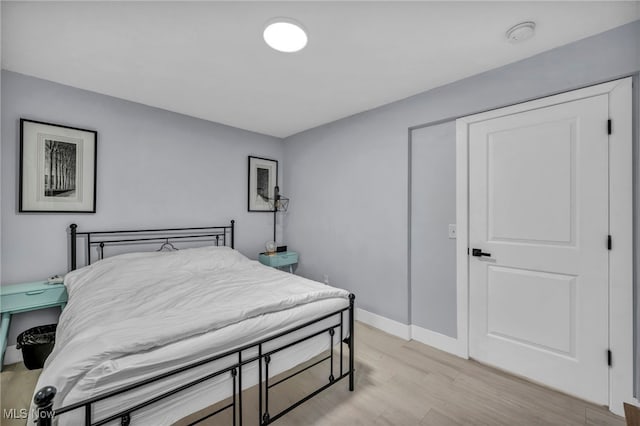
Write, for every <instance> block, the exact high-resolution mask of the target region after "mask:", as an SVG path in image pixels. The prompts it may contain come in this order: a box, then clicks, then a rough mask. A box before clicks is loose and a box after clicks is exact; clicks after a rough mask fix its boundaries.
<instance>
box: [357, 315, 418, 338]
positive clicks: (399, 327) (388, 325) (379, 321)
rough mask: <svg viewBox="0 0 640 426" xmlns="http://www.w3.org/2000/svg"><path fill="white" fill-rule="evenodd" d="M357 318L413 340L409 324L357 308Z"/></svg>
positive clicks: (400, 336) (394, 334)
mask: <svg viewBox="0 0 640 426" xmlns="http://www.w3.org/2000/svg"><path fill="white" fill-rule="evenodd" d="M356 319H357V320H358V321H360V322H363V323H365V324H367V325H370V326H371V327H375V328H377V329H379V330H382V331H384V332H385V333H389V334H391V335H393V336H396V337H399V338H401V339H404V340H411V330H410V329H409V326H408V325H407V324H402V323H401V322H398V321H394V320H392V319H389V318H385V317H383V316H380V315H378V314H374V313H372V312H369V311H365V310H364V309H360V308H356Z"/></svg>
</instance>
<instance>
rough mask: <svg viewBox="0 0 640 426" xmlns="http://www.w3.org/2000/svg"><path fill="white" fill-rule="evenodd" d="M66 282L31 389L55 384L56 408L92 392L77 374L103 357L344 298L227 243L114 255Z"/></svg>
mask: <svg viewBox="0 0 640 426" xmlns="http://www.w3.org/2000/svg"><path fill="white" fill-rule="evenodd" d="M65 285H66V286H67V291H68V293H69V303H68V304H67V306H66V308H65V310H64V312H63V313H62V315H61V317H60V322H59V324H58V330H57V335H56V345H55V349H54V351H53V352H52V354H51V355H50V356H49V358H48V359H47V362H46V364H45V368H44V370H43V372H42V374H41V375H40V378H39V380H38V385H37V387H36V390H37V389H39V388H40V387H42V386H45V385H53V386H55V387H56V388H57V389H58V394H57V396H56V404H55V407H56V408H57V407H60V405H61V403H62V402H64V405H68V404H70V403H72V402H77V401H75V400H76V399H77V398H79V397H82V399H84V398H89V397H91V396H93V395H92V394H93V392H92V389H91V387H90V386H86V385H87V380H83V379H86V378H85V377H84V376H85V375H86V374H87V373H88V372H90V371H91V372H92V374H95V367H96V366H101V368H104V369H105V374H108V371H107V370H108V369H109V365H110V362H113V361H116V360H117V359H118V358H122V357H126V356H127V355H131V354H134V353H139V352H141V351H147V350H151V349H154V348H158V347H160V346H163V345H167V344H170V343H173V342H176V341H179V340H181V339H187V338H189V337H192V336H195V335H198V334H201V333H206V332H209V331H213V330H217V329H220V328H222V327H225V326H227V325H230V324H234V323H237V322H240V321H242V320H244V319H247V318H252V317H257V316H260V315H263V314H268V313H271V312H275V311H279V310H285V309H288V308H292V307H295V306H299V305H302V304H306V303H310V302H313V301H318V300H322V299H329V298H347V297H348V293H347V292H346V291H344V290H340V289H336V288H333V287H330V286H326V285H323V284H320V283H317V282H315V281H311V280H307V279H304V278H301V277H299V276H294V275H290V274H284V273H282V272H279V271H276V270H273V269H271V268H267V267H264V266H262V265H260V264H259V263H257V262H254V261H251V260H249V259H247V258H246V257H244V256H243V255H241V254H240V253H238V252H237V251H235V250H232V249H229V248H226V247H207V248H199V249H187V250H180V251H175V252H164V253H162V252H161V253H133V254H126V255H121V256H115V257H111V258H108V259H105V260H102V261H99V262H97V263H95V264H93V265H91V266H88V267H85V268H82V269H79V270H77V271H73V272H71V273H69V274H68V275H67V276H66V277H65ZM212 349H215V348H212ZM92 370H94V371H92ZM79 382H83V387H86V389H84V390H83V391H81V392H78V389H74V392H73V399H74V401H67V400H65V396H66V395H67V394H68V393H69V392H70V390H72V389H73V388H74V386H76V384H78V383H79Z"/></svg>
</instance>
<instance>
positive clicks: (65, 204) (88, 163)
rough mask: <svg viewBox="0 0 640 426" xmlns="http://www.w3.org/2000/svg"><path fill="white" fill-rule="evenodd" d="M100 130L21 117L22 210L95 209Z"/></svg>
mask: <svg viewBox="0 0 640 426" xmlns="http://www.w3.org/2000/svg"><path fill="white" fill-rule="evenodd" d="M97 143H98V132H96V131H94V130H86V129H79V128H76V127H69V126H62V125H58V124H51V123H44V122H41V121H33V120H27V119H24V118H22V119H20V177H19V181H20V197H19V201H18V203H19V209H18V210H19V211H20V212H40V213H46V212H58V213H62V212H63V213H95V212H96V150H97Z"/></svg>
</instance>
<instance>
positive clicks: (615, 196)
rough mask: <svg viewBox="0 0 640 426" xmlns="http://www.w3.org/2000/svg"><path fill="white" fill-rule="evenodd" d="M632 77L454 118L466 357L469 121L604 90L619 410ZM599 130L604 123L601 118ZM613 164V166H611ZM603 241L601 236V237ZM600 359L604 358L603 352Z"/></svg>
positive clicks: (613, 380)
mask: <svg viewBox="0 0 640 426" xmlns="http://www.w3.org/2000/svg"><path fill="white" fill-rule="evenodd" d="M631 82H632V78H631V77H628V78H624V79H620V80H615V81H611V82H608V83H603V84H598V85H595V86H590V87H586V88H583V89H578V90H574V91H571V92H566V93H561V94H558V95H554V96H549V97H545V98H540V99H536V100H533V101H528V102H525V103H521V104H517V105H512V106H508V107H505V108H500V109H495V110H491V111H487V112H482V113H479V114H474V115H470V116H466V117H462V118H459V119H458V120H456V222H457V232H458V235H457V245H456V257H457V278H456V286H457V321H458V334H457V335H458V345H459V350H458V353H460V354H462V355H463V356H464V357H465V358H468V357H469V255H468V248H469V151H468V144H469V126H470V125H471V124H473V123H476V122H479V121H485V120H489V119H493V118H497V117H503V116H506V115H511V114H517V113H520V112H524V111H530V110H534V109H539V108H544V107H548V106H551V105H556V104H560V103H565V102H569V101H574V100H578V99H584V98H588V97H592V96H598V95H602V94H608V95H609V118H610V119H612V120H613V132H612V134H611V135H609V233H610V235H611V236H612V237H613V246H612V249H611V250H610V251H609V347H610V349H611V351H612V353H613V362H612V366H611V368H610V369H609V410H610V411H612V412H613V413H615V414H618V415H624V410H623V406H622V403H623V402H632V401H634V398H633V154H632V127H633V126H632V89H631V88H632V83H631ZM602 125H603V130H604V129H606V127H605V126H606V123H603V124H602ZM612 166H614V167H612ZM602 243H603V245H604V244H605V243H606V241H605V240H604V239H603V242H602ZM603 362H606V357H605V354H603Z"/></svg>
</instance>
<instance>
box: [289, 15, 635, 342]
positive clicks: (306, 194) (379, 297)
mask: <svg viewBox="0 0 640 426" xmlns="http://www.w3.org/2000/svg"><path fill="white" fill-rule="evenodd" d="M639 43H640V21H635V22H633V23H631V24H628V25H625V26H622V27H619V28H616V29H614V30H611V31H608V32H605V33H602V34H599V35H596V36H593V37H590V38H587V39H584V40H581V41H578V42H576V43H572V44H569V45H566V46H562V47H560V48H557V49H554V50H551V51H548V52H544V53H542V54H539V55H536V56H533V57H531V58H528V59H526V60H523V61H520V62H516V63H513V64H510V65H507V66H504V67H501V68H498V69H495V70H491V71H488V72H486V73H483V74H479V75H476V76H473V77H470V78H467V79H464V80H460V81H457V82H455V83H452V84H449V85H446V86H442V87H439V88H436V89H433V90H430V91H428V92H424V93H422V94H420V95H417V96H413V97H411V98H407V99H405V100H402V101H399V102H396V103H393V104H389V105H385V106H383V107H380V108H377V109H374V110H371V111H367V112H364V113H361V114H358V115H355V116H352V117H349V118H346V119H344V120H340V121H337V122H333V123H330V124H327V125H324V126H321V127H318V128H315V129H311V130H309V131H306V132H303V133H300V134H297V135H294V136H291V137H289V138H287V139H285V143H286V146H285V160H284V161H285V164H286V165H287V174H286V176H285V180H284V185H283V191H284V192H285V193H287V194H288V195H289V196H290V197H291V199H292V203H291V205H290V209H289V213H288V217H287V220H286V222H285V231H284V232H285V239H286V240H287V242H288V243H289V246H290V247H292V248H294V249H296V250H299V251H300V253H301V254H300V259H301V262H300V267H299V273H301V274H302V275H305V276H308V277H311V278H315V279H320V280H322V277H323V275H325V274H326V275H329V277H330V280H331V283H332V284H334V285H337V286H341V287H345V288H347V289H349V290H351V291H353V292H354V293H355V294H356V296H357V299H356V300H357V304H358V306H359V307H360V308H364V309H366V310H368V311H371V312H374V313H376V314H379V315H383V316H385V317H388V318H391V319H393V320H397V321H399V322H402V323H405V324H408V323H410V321H411V318H410V309H409V306H410V301H409V287H408V268H407V257H408V256H409V253H408V242H407V227H408V211H407V206H408V192H407V188H408V161H407V158H408V144H407V134H408V130H407V129H408V128H409V127H411V126H415V125H419V124H423V123H429V122H435V121H439V120H445V119H450V118H455V117H459V116H464V115H468V114H472V113H475V112H479V111H484V110H488V109H492V108H496V107H500V106H504V105H509V104H513V103H519V102H523V101H526V100H529V99H533V98H538V97H542V96H546V95H550V94H554V93H558V92H562V91H567V90H571V89H576V88H579V87H583V86H586V85H591V84H594V83H599V82H602V81H606V80H611V79H614V78H617V77H621V76H628V75H631V74H634V73H638V71H640V52H639V49H640V45H639ZM425 60H432V58H425ZM381 84H383V82H381ZM451 143H454V141H453V140H451ZM438 167H439V168H440V169H439V170H440V171H439V172H438V173H441V176H443V179H446V178H447V177H448V176H451V173H452V170H454V168H455V164H454V162H453V161H452V160H449V161H446V162H445V161H442V162H439V163H438ZM636 167H637V164H636ZM636 232H637V229H636ZM452 255H454V254H452ZM436 296H437V295H434V297H436ZM429 303H430V304H431V303H432V304H434V305H435V304H440V303H442V304H443V305H444V306H443V307H442V309H445V310H449V311H455V310H456V306H455V303H452V301H451V300H449V299H447V298H443V299H442V300H433V301H432V302H429ZM434 321H436V322H440V321H441V322H442V323H443V324H444V323H447V319H446V318H443V319H442V320H441V319H438V320H434ZM443 330H444V329H443Z"/></svg>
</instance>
